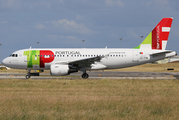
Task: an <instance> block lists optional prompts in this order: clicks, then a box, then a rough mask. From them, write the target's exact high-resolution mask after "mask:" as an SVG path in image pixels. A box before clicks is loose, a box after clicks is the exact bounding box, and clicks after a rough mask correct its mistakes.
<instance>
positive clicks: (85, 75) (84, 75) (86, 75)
mask: <svg viewBox="0 0 179 120" xmlns="http://www.w3.org/2000/svg"><path fill="white" fill-rule="evenodd" d="M81 77H82V78H83V79H87V78H88V77H89V75H88V74H87V73H83V74H82V76H81Z"/></svg>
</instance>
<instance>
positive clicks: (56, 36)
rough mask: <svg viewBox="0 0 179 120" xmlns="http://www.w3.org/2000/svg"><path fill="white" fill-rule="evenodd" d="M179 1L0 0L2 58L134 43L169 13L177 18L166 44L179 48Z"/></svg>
mask: <svg viewBox="0 0 179 120" xmlns="http://www.w3.org/2000/svg"><path fill="white" fill-rule="evenodd" d="M178 5H179V0H0V44H2V45H1V46H0V53H1V54H0V57H1V58H0V59H1V60H2V59H4V58H5V57H8V56H9V55H10V54H11V53H12V52H14V51H16V50H19V49H26V48H30V47H32V48H83V47H85V48H105V47H106V46H108V48H133V47H136V46H138V45H139V44H140V43H141V42H142V41H143V39H144V38H145V37H146V36H147V34H149V33H150V32H151V31H152V29H153V28H154V27H155V26H156V25H157V24H158V22H159V21H160V20H161V19H162V18H164V17H173V23H172V28H171V31H170V36H169V41H168V44H167V49H171V50H174V51H176V52H178V53H179V47H178V45H179V40H178V38H179V7H178ZM140 36H144V38H140ZM120 38H122V40H119V39H120ZM82 40H85V41H84V42H83V41H82ZM37 42H39V44H37Z"/></svg>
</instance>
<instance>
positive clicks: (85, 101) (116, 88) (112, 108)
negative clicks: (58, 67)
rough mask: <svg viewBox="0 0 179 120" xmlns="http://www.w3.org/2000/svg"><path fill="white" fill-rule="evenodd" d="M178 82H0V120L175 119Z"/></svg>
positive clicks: (178, 109)
mask: <svg viewBox="0 0 179 120" xmlns="http://www.w3.org/2000/svg"><path fill="white" fill-rule="evenodd" d="M178 90H179V81H178V80H109V79H100V80H78V79H76V80H58V79H53V80H32V79H29V80H13V79H12V80H7V79H4V80H3V79H2V80H0V119H1V120H10V119H13V120H26V119H28V120H49V119H52V120H56V119H60V120H66V119H71V120H72V119H76V120H78V119H87V120H102V119H103V120H109V119H112V120H115V119H116V120H118V119H124V120H125V119H126V120H128V119H134V120H136V119H139V120H143V119H146V120H153V119H157V120H158V119H162V120H163V119H166V120H173V119H179V114H178V113H179V92H178Z"/></svg>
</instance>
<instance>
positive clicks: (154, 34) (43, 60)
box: [2, 18, 177, 79]
mask: <svg viewBox="0 0 179 120" xmlns="http://www.w3.org/2000/svg"><path fill="white" fill-rule="evenodd" d="M172 21H173V18H163V19H162V20H161V21H160V22H159V23H158V24H157V26H156V27H155V28H154V29H153V30H152V31H151V32H150V33H149V34H148V36H147V37H146V38H145V39H144V41H143V42H142V43H141V44H140V45H139V46H137V47H134V48H130V49H128V48H107V47H106V48H88V49H87V48H81V49H80V48H76V49H68V48H63V49H58V48H49V49H48V48H44V49H41V48H39V49H35V48H33V49H32V48H29V49H22V50H18V51H15V52H13V53H12V54H11V55H10V56H9V57H7V58H5V59H4V60H3V61H2V64H3V65H5V66H7V67H10V68H14V69H26V70H27V71H28V72H27V75H26V79H29V78H30V77H31V76H39V73H36V72H35V73H31V70H40V71H42V72H43V71H44V70H50V74H51V75H53V76H65V75H69V74H70V73H74V72H78V71H81V72H83V74H82V76H81V77H82V78H83V79H87V78H88V77H89V75H88V74H87V72H86V71H91V70H106V69H120V68H126V67H131V66H136V65H141V64H145V63H151V62H154V61H157V60H161V59H164V58H168V57H172V56H175V55H177V53H176V52H175V51H172V50H165V49H166V45H167V40H168V37H169V33H170V29H171V25H172Z"/></svg>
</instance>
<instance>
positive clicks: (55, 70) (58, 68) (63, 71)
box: [50, 64, 70, 76]
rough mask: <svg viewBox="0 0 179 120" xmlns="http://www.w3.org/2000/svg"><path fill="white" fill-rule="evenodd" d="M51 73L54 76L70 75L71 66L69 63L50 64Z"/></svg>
mask: <svg viewBox="0 0 179 120" xmlns="http://www.w3.org/2000/svg"><path fill="white" fill-rule="evenodd" d="M50 74H51V75H54V76H63V75H69V74H70V72H69V67H68V65H59V64H52V65H51V66H50Z"/></svg>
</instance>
